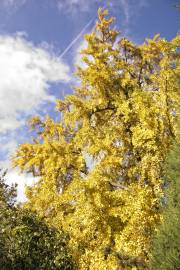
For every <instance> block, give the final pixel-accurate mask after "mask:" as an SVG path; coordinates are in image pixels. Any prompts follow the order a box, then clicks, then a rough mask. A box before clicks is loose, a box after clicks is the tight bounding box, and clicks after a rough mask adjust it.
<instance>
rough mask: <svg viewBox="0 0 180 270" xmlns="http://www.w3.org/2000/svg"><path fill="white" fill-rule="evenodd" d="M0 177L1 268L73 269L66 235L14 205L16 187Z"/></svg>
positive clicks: (12, 269) (32, 269) (7, 269)
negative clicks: (10, 185)
mask: <svg viewBox="0 0 180 270" xmlns="http://www.w3.org/2000/svg"><path fill="white" fill-rule="evenodd" d="M4 181H5V173H2V176H1V177H0V218H1V223H0V265H1V270H35V269H39V270H43V269H44V270H46V269H50V270H55V269H57V270H58V269H59V270H72V269H74V265H73V261H72V258H71V256H70V255H69V254H68V250H67V247H66V243H67V240H68V239H67V236H66V235H65V234H64V233H63V232H62V231H57V230H56V229H54V228H49V227H48V226H47V225H46V224H45V222H44V221H43V220H42V219H41V218H39V217H38V216H37V215H35V213H33V212H30V211H28V210H24V209H21V208H20V207H17V206H15V198H16V187H15V186H12V187H9V186H8V185H7V184H5V182H4Z"/></svg>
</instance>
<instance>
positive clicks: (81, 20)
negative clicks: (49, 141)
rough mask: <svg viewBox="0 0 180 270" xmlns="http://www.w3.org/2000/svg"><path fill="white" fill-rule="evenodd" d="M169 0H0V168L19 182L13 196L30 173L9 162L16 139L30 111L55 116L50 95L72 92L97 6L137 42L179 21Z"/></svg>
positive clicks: (23, 135)
mask: <svg viewBox="0 0 180 270" xmlns="http://www.w3.org/2000/svg"><path fill="white" fill-rule="evenodd" d="M175 4H178V2H177V1H173V0H108V1H105V0H104V1H103V0H0V168H3V169H6V168H8V174H7V181H8V183H12V182H17V183H18V200H20V201H23V200H24V199H25V195H24V187H25V185H30V184H32V183H33V182H34V181H36V180H35V179H33V177H32V176H31V175H26V174H20V172H19V171H18V170H17V169H14V168H12V165H11V159H12V156H13V154H14V153H15V150H16V148H17V147H18V145H19V144H21V143H26V142H29V141H30V132H29V129H28V125H27V121H28V119H29V118H30V117H31V116H32V115H39V116H41V117H44V116H45V115H47V114H49V115H51V116H52V117H53V118H54V119H56V118H57V115H56V114H55V111H54V106H55V100H56V99H57V98H64V96H65V95H67V94H70V93H72V86H73V84H74V83H75V77H74V75H73V73H74V71H75V65H76V64H81V55H80V53H79V52H80V50H81V49H82V48H83V47H84V46H85V42H84V40H83V35H84V34H85V33H88V32H91V30H92V29H93V26H94V24H95V20H96V19H97V9H98V7H103V8H108V10H109V14H110V15H112V16H114V17H116V22H115V27H116V28H118V29H119V30H121V35H122V36H126V37H128V38H129V39H131V40H132V41H133V42H135V43H136V44H141V43H142V42H143V41H144V39H145V38H152V37H153V36H154V35H155V34H157V33H159V34H160V35H161V37H164V38H166V39H167V40H171V39H172V38H173V37H175V36H176V34H177V32H178V29H179V28H178V27H179V25H180V24H178V23H177V22H176V20H178V19H180V12H179V11H180V10H178V9H176V8H175V7H174V5H175Z"/></svg>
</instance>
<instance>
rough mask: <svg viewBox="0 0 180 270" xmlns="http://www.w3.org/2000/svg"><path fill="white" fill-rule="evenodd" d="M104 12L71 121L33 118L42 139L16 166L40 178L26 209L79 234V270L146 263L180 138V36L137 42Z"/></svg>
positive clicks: (61, 103)
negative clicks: (170, 154)
mask: <svg viewBox="0 0 180 270" xmlns="http://www.w3.org/2000/svg"><path fill="white" fill-rule="evenodd" d="M98 15H99V20H98V21H97V23H96V28H95V30H93V32H92V33H90V34H87V35H85V39H86V41H87V48H86V49H84V50H82V59H83V61H84V65H83V66H81V67H78V68H77V76H78V78H79V80H80V84H79V85H78V86H76V87H75V89H74V93H73V94H72V95H68V96H66V97H65V99H64V100H57V106H56V109H57V111H58V113H60V115H61V121H55V120H54V119H52V118H50V117H46V119H44V120H41V119H40V118H39V117H36V116H35V117H33V118H32V119H31V121H30V125H31V127H32V128H33V129H34V130H35V131H36V133H37V136H36V137H35V138H34V139H33V142H32V143H27V144H23V145H20V146H19V148H18V150H17V153H16V156H15V158H14V164H15V166H18V167H20V168H21V170H22V171H28V172H31V173H33V174H34V175H35V176H37V175H38V176H39V181H38V182H37V183H36V184H34V185H33V186H32V187H28V188H27V190H26V194H27V197H28V202H27V203H26V205H25V206H26V207H28V208H31V209H33V210H36V211H37V212H38V213H39V214H40V215H42V216H45V217H46V219H47V221H48V222H49V223H51V224H53V226H56V227H57V228H60V227H63V229H64V230H65V231H66V232H67V233H68V234H69V235H70V241H69V245H70V248H71V252H72V254H73V256H74V258H75V260H76V263H77V265H78V267H79V269H82V270H85V269H89V270H95V269H98V270H105V269H107V270H109V269H141V268H143V267H145V265H146V263H147V261H148V250H149V246H150V243H151V238H152V234H153V232H154V230H155V228H156V225H157V224H158V223H159V222H160V221H161V213H160V207H159V206H160V203H161V196H162V194H163V179H162V164H163V161H164V159H165V157H166V153H167V151H168V149H169V146H170V145H171V140H172V138H173V137H175V136H176V121H177V114H178V106H177V104H178V85H177V84H176V81H177V80H176V78H177V75H178V73H179V69H180V68H179V65H178V62H177V47H178V43H179V37H175V38H174V39H173V40H172V41H166V40H165V39H162V38H160V37H159V35H156V36H155V37H154V38H153V39H146V40H145V42H144V43H143V44H142V45H135V44H133V43H132V42H131V41H129V40H128V39H126V38H121V37H119V33H118V31H116V30H115V29H113V28H112V26H111V25H112V23H113V21H114V19H113V18H107V15H108V14H107V11H106V10H102V9H99V11H98Z"/></svg>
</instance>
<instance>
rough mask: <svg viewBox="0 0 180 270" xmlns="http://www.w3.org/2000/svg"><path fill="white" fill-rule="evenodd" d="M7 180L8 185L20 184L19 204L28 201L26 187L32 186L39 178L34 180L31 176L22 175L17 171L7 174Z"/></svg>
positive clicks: (18, 190)
mask: <svg viewBox="0 0 180 270" xmlns="http://www.w3.org/2000/svg"><path fill="white" fill-rule="evenodd" d="M6 179H7V181H6V183H7V184H9V185H10V184H12V183H17V184H18V187H17V192H18V196H17V200H18V202H24V201H25V200H26V196H25V194H24V190H25V187H26V186H30V185H32V184H33V183H35V182H37V181H38V177H37V178H34V177H33V176H31V175H27V174H22V173H21V174H20V173H19V172H18V171H17V170H15V169H13V170H10V171H8V172H7V175H6Z"/></svg>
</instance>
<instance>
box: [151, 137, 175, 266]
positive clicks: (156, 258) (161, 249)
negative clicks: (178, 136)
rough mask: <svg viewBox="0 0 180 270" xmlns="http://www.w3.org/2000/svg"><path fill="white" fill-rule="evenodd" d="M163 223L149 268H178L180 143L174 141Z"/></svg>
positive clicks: (166, 169)
mask: <svg viewBox="0 0 180 270" xmlns="http://www.w3.org/2000/svg"><path fill="white" fill-rule="evenodd" d="M165 173H166V183H167V185H168V187H167V192H166V195H165V197H164V200H165V201H164V204H166V208H165V211H164V215H163V224H162V225H161V227H160V228H159V231H158V233H157V236H156V238H155V240H154V243H153V250H152V262H151V267H150V269H151V270H178V269H180V233H179V228H180V144H179V143H178V142H175V143H174V146H173V149H172V151H171V153H170V155H169V157H168V160H167V163H166V167H165Z"/></svg>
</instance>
